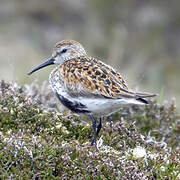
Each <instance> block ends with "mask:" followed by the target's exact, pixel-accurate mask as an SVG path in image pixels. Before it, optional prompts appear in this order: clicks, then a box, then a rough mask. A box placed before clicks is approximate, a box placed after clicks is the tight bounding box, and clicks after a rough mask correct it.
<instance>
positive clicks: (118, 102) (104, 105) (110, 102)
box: [79, 98, 144, 116]
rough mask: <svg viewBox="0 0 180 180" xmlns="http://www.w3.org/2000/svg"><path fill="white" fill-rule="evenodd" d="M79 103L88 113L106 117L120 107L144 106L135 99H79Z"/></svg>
mask: <svg viewBox="0 0 180 180" xmlns="http://www.w3.org/2000/svg"><path fill="white" fill-rule="evenodd" d="M79 101H80V102H81V103H82V104H84V105H85V106H86V107H87V109H88V110H89V111H91V112H92V114H94V115H99V116H103V115H104V116H107V115H110V114H112V113H114V112H116V111H118V110H119V109H120V108H121V107H123V106H127V105H133V104H138V105H144V104H143V103H141V102H139V101H137V100H135V99H94V98H93V99H89V98H88V99H86V98H79Z"/></svg>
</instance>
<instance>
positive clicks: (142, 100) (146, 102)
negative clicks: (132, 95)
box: [136, 98, 149, 104]
mask: <svg viewBox="0 0 180 180" xmlns="http://www.w3.org/2000/svg"><path fill="white" fill-rule="evenodd" d="M136 100H138V101H140V102H142V103H144V104H149V103H148V101H147V100H145V99H143V98H137V99H136Z"/></svg>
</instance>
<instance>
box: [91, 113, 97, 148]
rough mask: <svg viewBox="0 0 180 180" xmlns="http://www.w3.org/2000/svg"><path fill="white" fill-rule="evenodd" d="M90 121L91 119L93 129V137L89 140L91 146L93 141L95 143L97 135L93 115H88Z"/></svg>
mask: <svg viewBox="0 0 180 180" xmlns="http://www.w3.org/2000/svg"><path fill="white" fill-rule="evenodd" d="M90 118H91V121H92V127H93V130H94V137H93V139H92V141H91V146H93V144H94V143H96V137H97V132H96V120H95V119H94V117H93V116H92V115H90Z"/></svg>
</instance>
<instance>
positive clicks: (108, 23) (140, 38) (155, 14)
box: [0, 0, 180, 108]
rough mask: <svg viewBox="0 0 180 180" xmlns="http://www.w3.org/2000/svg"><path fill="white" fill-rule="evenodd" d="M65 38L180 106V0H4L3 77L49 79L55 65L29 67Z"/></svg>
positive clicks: (0, 28) (0, 26)
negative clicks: (74, 41) (28, 74)
mask: <svg viewBox="0 0 180 180" xmlns="http://www.w3.org/2000/svg"><path fill="white" fill-rule="evenodd" d="M63 39H74V40H77V41H79V42H80V43H81V44H82V45H83V46H84V47H85V49H86V51H87V52H88V54H89V55H91V56H94V57H97V58H99V59H101V60H103V61H105V62H106V63H108V64H110V65H112V66H113V67H115V68H116V69H117V70H119V71H120V72H121V74H122V75H123V77H124V78H125V79H126V80H127V82H128V84H129V86H130V87H131V88H133V89H135V90H140V91H146V92H153V93H158V94H161V95H162V96H163V100H170V99H172V98H175V99H176V103H177V105H178V108H179V107H180V83H179V78H180V1H179V0H176V1H173V0H172V1H162V0H148V1H147V0H133V1H132V0H116V1H115V0H53V1H49V0H13V1H12V0H0V79H4V80H7V81H12V80H13V81H17V82H18V83H20V84H24V83H30V82H31V81H34V80H35V79H39V81H40V82H41V81H43V80H48V76H49V72H50V71H51V70H52V68H53V67H49V68H45V69H42V70H41V71H39V72H37V73H34V74H33V75H32V76H27V72H28V71H30V70H31V69H32V68H33V67H35V66H37V65H39V64H40V63H41V62H43V61H44V60H46V59H47V58H48V57H49V56H51V53H52V48H53V46H54V44H55V43H56V42H57V41H60V40H63Z"/></svg>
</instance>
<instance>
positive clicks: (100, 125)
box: [96, 117, 102, 136]
mask: <svg viewBox="0 0 180 180" xmlns="http://www.w3.org/2000/svg"><path fill="white" fill-rule="evenodd" d="M101 128H102V118H101V117H100V119H99V124H98V126H97V131H96V134H97V136H98V134H99V132H100V130H101Z"/></svg>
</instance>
